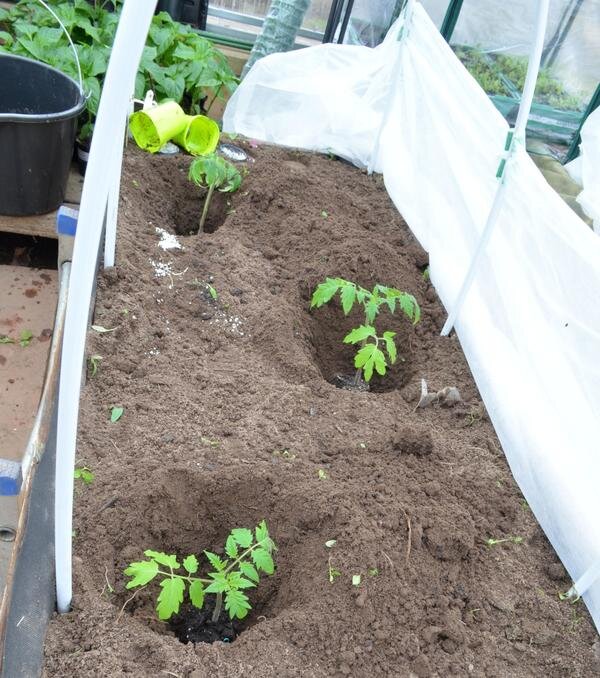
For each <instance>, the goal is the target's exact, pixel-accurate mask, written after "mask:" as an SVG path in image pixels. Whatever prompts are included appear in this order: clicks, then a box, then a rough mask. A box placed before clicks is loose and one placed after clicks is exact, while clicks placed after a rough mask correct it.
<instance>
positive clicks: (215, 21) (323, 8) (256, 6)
mask: <svg viewBox="0 0 600 678" xmlns="http://www.w3.org/2000/svg"><path fill="white" fill-rule="evenodd" d="M331 3H332V0H312V2H311V5H310V7H309V9H308V12H307V13H306V16H305V17H304V22H303V24H302V28H303V29H305V30H309V31H314V32H315V33H318V34H320V35H317V36H306V35H305V36H302V35H300V36H298V38H297V40H296V42H297V43H298V44H302V45H314V44H319V43H320V42H321V39H320V37H321V36H322V34H323V32H324V31H325V26H326V25H327V18H328V16H329V10H330V9H331ZM209 6H210V8H211V9H213V8H214V9H223V10H228V11H229V12H235V13H238V14H242V15H246V16H251V17H253V18H254V19H264V18H265V16H266V14H267V12H268V11H269V8H270V6H271V0H210V2H209ZM209 23H210V24H211V28H212V30H217V31H219V32H221V31H220V30H219V29H221V28H222V29H225V30H233V31H243V32H246V33H248V34H249V35H248V39H249V40H252V39H254V37H255V36H256V35H257V34H258V33H260V30H261V26H260V24H259V25H256V22H253V23H248V22H247V21H244V20H243V17H239V18H238V19H236V18H234V17H222V16H219V17H217V16H214V15H209Z"/></svg>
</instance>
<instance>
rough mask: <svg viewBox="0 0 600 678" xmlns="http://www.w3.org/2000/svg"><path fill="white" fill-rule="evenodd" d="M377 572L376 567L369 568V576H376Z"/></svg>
mask: <svg viewBox="0 0 600 678" xmlns="http://www.w3.org/2000/svg"><path fill="white" fill-rule="evenodd" d="M378 574H379V570H378V569H377V568H376V567H370V568H369V577H376V576H377V575H378Z"/></svg>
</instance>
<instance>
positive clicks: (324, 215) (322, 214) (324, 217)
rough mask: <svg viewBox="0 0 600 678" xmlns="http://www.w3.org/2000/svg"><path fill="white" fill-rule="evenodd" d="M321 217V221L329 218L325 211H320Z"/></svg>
mask: <svg viewBox="0 0 600 678" xmlns="http://www.w3.org/2000/svg"><path fill="white" fill-rule="evenodd" d="M321 216H322V217H323V219H327V217H328V216H329V213H328V212H326V211H325V210H321Z"/></svg>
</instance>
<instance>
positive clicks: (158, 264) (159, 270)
mask: <svg viewBox="0 0 600 678" xmlns="http://www.w3.org/2000/svg"><path fill="white" fill-rule="evenodd" d="M149 261H150V263H151V264H152V268H153V269H154V277H155V278H166V277H167V276H168V275H171V276H172V275H173V269H172V268H171V264H170V263H167V262H164V261H154V259H150V260H149Z"/></svg>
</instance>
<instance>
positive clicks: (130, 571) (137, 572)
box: [123, 560, 158, 589]
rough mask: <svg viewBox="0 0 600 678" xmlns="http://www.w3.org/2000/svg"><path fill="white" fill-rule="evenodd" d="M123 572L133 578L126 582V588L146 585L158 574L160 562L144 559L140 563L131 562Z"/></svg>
mask: <svg viewBox="0 0 600 678" xmlns="http://www.w3.org/2000/svg"><path fill="white" fill-rule="evenodd" d="M123 574H125V575H126V576H128V577H131V578H132V579H131V581H129V582H127V584H125V588H126V589H134V588H137V587H138V586H145V585H146V584H147V583H148V582H151V581H152V580H153V579H154V577H156V575H157V574H158V563H157V562H156V561H155V560H142V561H140V562H139V563H131V565H129V567H127V568H126V569H125V570H124V571H123Z"/></svg>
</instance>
